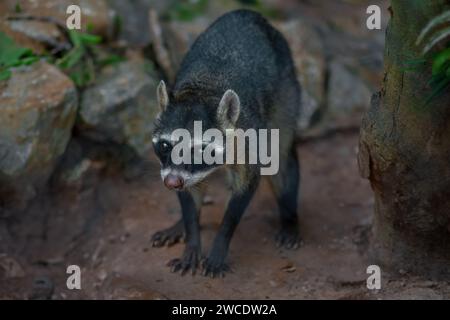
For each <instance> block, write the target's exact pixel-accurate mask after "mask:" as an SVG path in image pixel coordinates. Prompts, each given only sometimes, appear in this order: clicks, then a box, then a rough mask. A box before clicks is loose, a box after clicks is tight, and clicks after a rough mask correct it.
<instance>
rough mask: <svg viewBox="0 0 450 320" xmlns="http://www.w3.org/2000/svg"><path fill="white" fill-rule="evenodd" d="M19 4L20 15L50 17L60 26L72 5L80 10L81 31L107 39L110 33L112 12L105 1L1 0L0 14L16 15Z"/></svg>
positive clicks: (64, 22) (64, 21)
mask: <svg viewBox="0 0 450 320" xmlns="http://www.w3.org/2000/svg"><path fill="white" fill-rule="evenodd" d="M19 2H20V9H21V12H20V14H23V15H29V16H33V17H52V18H53V19H55V20H57V21H58V22H59V23H61V24H64V25H65V24H66V20H67V17H68V15H67V13H66V10H67V7H68V6H70V5H72V4H74V5H78V6H79V7H80V9H81V15H82V17H81V24H82V29H83V30H84V31H86V30H87V29H88V26H90V29H91V30H90V31H92V32H93V33H95V34H98V35H101V36H104V37H108V36H109V35H110V33H111V31H112V27H113V19H114V12H113V11H112V10H111V9H110V8H109V6H108V4H107V2H106V0H95V1H92V0H39V1H16V0H2V1H1V3H0V12H2V13H3V12H9V13H10V14H12V15H14V14H16V13H15V11H16V6H17V4H18V3H19Z"/></svg>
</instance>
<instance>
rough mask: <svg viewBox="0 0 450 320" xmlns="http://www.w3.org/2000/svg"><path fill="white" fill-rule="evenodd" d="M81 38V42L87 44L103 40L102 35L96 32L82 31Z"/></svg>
mask: <svg viewBox="0 0 450 320" xmlns="http://www.w3.org/2000/svg"><path fill="white" fill-rule="evenodd" d="M80 38H81V42H82V43H83V44H85V45H91V44H99V43H101V42H102V37H100V36H97V35H94V34H88V33H80Z"/></svg>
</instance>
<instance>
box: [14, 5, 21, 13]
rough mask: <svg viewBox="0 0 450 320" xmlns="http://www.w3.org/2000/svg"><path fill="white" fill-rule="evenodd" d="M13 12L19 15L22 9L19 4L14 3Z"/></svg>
mask: <svg viewBox="0 0 450 320" xmlns="http://www.w3.org/2000/svg"><path fill="white" fill-rule="evenodd" d="M14 11H15V12H16V13H21V12H22V7H21V6H20V3H16V6H15V7H14Z"/></svg>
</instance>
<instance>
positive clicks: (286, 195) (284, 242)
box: [270, 146, 301, 249]
mask: <svg viewBox="0 0 450 320" xmlns="http://www.w3.org/2000/svg"><path fill="white" fill-rule="evenodd" d="M270 182H271V185H272V189H273V191H274V193H275V197H276V199H277V203H278V208H279V211H280V218H281V229H280V231H279V232H278V234H277V235H276V237H275V241H276V243H277V246H278V247H281V246H283V247H285V248H286V249H297V248H298V247H299V245H300V242H301V240H300V236H299V230H298V216H297V206H298V202H297V196H298V189H299V184H300V168H299V163H298V159H297V152H296V150H295V147H294V146H292V148H291V150H290V152H289V154H288V155H287V156H286V157H285V160H284V161H281V163H280V171H279V172H278V174H276V175H274V176H271V177H270Z"/></svg>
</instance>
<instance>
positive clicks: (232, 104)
mask: <svg viewBox="0 0 450 320" xmlns="http://www.w3.org/2000/svg"><path fill="white" fill-rule="evenodd" d="M240 111H241V102H240V100H239V96H238V95H237V94H236V92H234V91H233V90H227V91H226V92H225V93H224V95H223V97H222V99H221V100H220V103H219V108H218V110H217V116H218V119H219V121H220V122H221V124H222V125H223V126H224V127H225V128H228V127H234V126H235V124H236V121H237V120H238V118H239V113H240Z"/></svg>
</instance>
